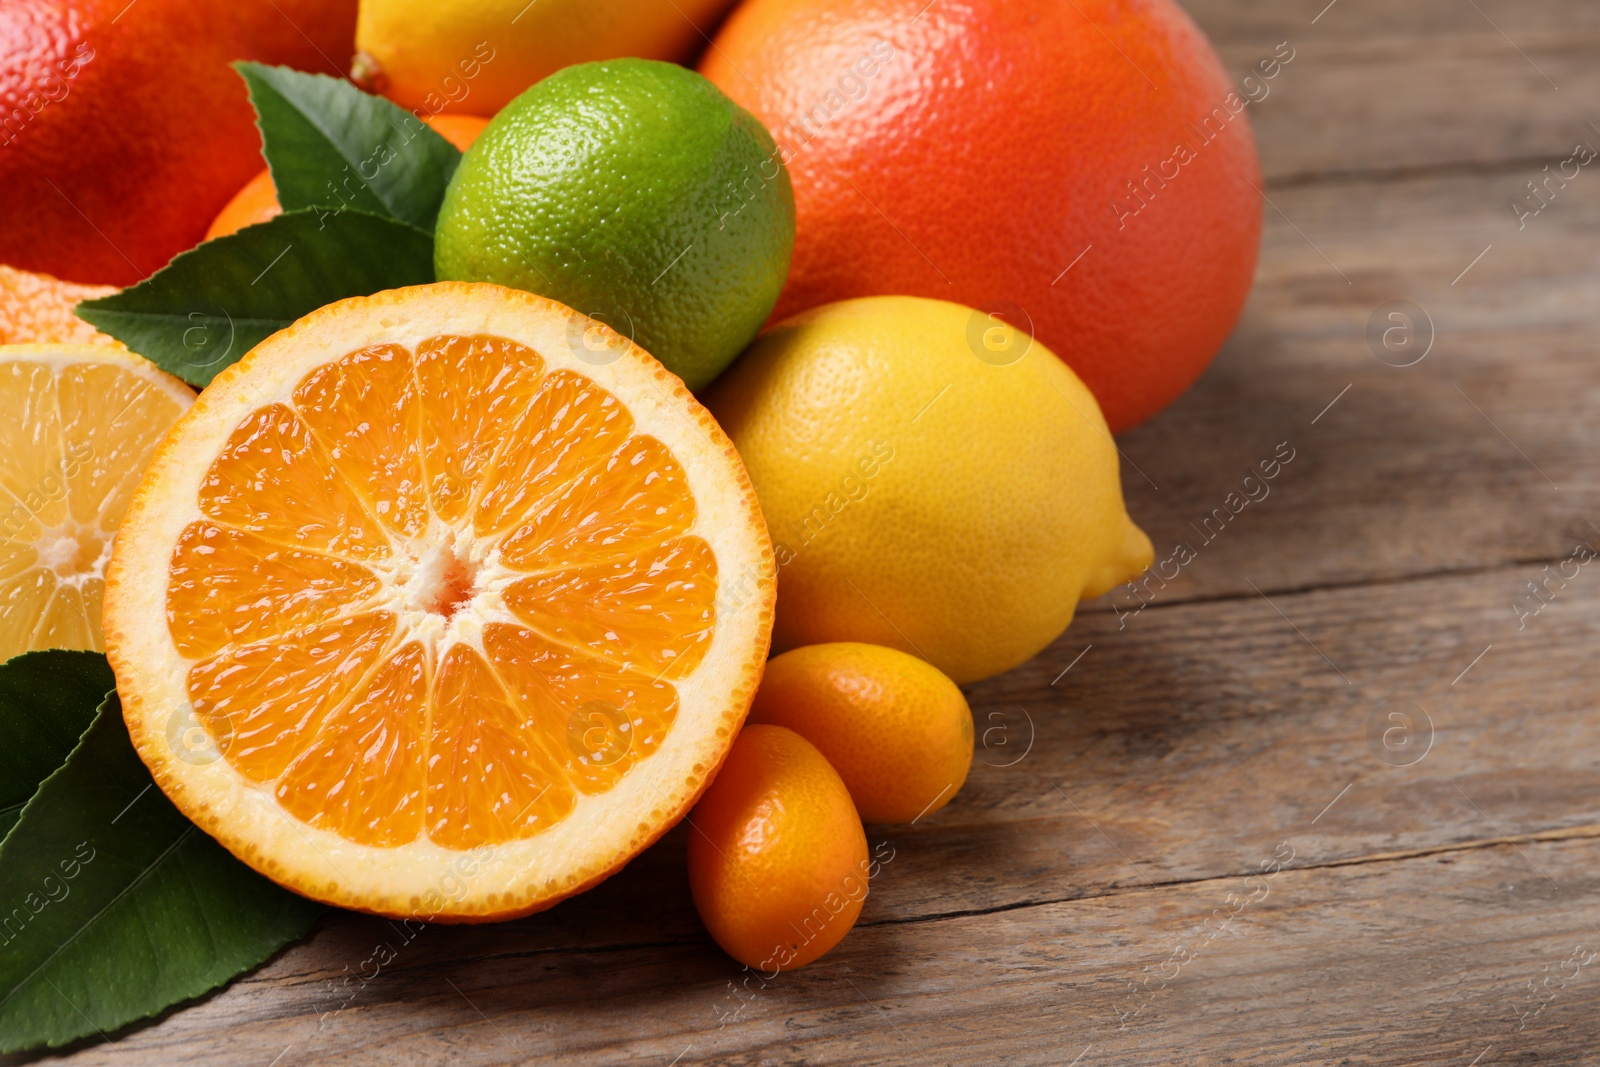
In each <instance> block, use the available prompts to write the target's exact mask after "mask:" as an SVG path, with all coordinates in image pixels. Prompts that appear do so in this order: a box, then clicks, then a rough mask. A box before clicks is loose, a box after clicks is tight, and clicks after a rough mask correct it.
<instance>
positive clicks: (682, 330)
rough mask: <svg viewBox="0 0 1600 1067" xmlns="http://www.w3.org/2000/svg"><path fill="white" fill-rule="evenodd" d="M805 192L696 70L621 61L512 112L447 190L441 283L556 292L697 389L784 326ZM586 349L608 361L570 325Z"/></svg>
mask: <svg viewBox="0 0 1600 1067" xmlns="http://www.w3.org/2000/svg"><path fill="white" fill-rule="evenodd" d="M793 251H794V192H793V190H792V189H791V188H790V185H789V174H788V171H787V170H785V169H784V167H783V166H782V164H781V162H780V158H779V155H778V150H777V147H776V146H775V145H774V144H773V141H772V137H771V135H769V134H768V133H767V131H766V129H765V128H764V127H762V125H761V123H760V122H759V121H757V120H756V118H755V117H754V116H753V115H751V114H750V113H749V112H748V111H745V110H744V109H743V108H741V107H740V106H739V105H737V104H735V103H734V102H733V101H732V100H729V99H728V98H727V97H726V96H724V95H723V94H722V91H721V90H720V89H718V88H717V87H716V86H714V85H712V84H711V83H710V82H709V81H707V80H706V79H704V78H702V77H701V76H700V75H698V74H696V73H695V72H694V71H692V70H687V69H685V68H683V67H680V66H678V65H676V64H674V63H658V62H655V61H653V60H644V59H619V60H610V61H607V62H604V63H582V64H579V65H577V66H573V67H567V68H566V69H564V70H561V71H558V72H556V73H555V74H552V75H551V76H550V77H548V78H546V79H544V80H543V81H541V82H539V83H538V84H537V85H535V86H533V87H532V88H531V89H529V90H527V91H526V92H524V93H523V94H522V95H521V96H519V97H517V98H516V99H515V100H513V101H511V103H509V104H507V105H506V106H505V108H504V109H502V110H501V112H500V113H499V114H498V115H496V116H495V118H494V120H493V121H492V122H490V123H489V125H488V127H487V128H486V129H485V130H484V131H483V133H482V134H481V135H479V137H478V140H477V142H476V143H474V144H473V146H472V148H471V149H470V150H469V151H468V152H467V154H466V155H465V156H464V157H463V158H462V160H461V165H460V166H459V167H457V168H456V172H455V176H454V177H452V178H451V179H450V187H449V189H448V190H447V191H446V192H445V196H444V204H443V206H442V207H441V208H440V210H439V223H438V227H437V230H436V242H435V244H434V253H433V257H434V267H435V269H436V271H437V272H438V275H439V277H440V278H441V279H449V280H461V281H487V282H498V283H499V284H501V285H509V286H512V287H514V288H517V289H526V290H529V291H531V292H535V293H538V294H540V295H541V296H547V297H549V298H550V299H552V300H557V301H560V302H561V303H563V304H566V305H567V306H568V307H571V308H574V309H576V310H577V311H579V312H582V313H583V314H584V315H587V316H589V317H590V318H593V319H597V320H599V321H601V322H604V323H605V324H606V325H608V326H610V327H612V328H613V329H615V330H617V331H618V332H619V333H624V334H627V335H628V336H629V337H631V338H633V340H634V341H635V342H637V343H638V344H639V345H640V346H641V347H643V348H644V349H645V350H646V351H647V352H649V353H650V354H651V355H653V356H655V357H656V358H657V359H659V360H660V361H661V362H662V363H664V364H665V365H666V366H667V368H668V369H670V370H672V371H673V372H674V373H676V374H677V375H678V376H679V377H681V378H682V379H683V380H684V382H685V383H686V384H687V385H688V386H689V388H691V389H700V388H702V387H703V386H705V385H707V384H708V383H710V381H711V380H712V379H713V378H715V377H716V376H717V375H718V374H719V373H721V371H722V369H723V368H724V367H726V366H727V365H728V364H729V363H731V362H732V361H733V359H734V357H735V356H737V355H738V354H739V353H740V352H741V351H742V350H743V349H744V347H745V346H746V345H748V344H749V343H750V341H751V339H752V338H754V337H755V335H756V332H757V331H758V330H760V328H761V324H762V323H763V322H765V321H766V319H767V316H768V315H770V314H771V313H772V308H773V305H774V304H776V303H777V300H778V293H779V291H780V290H781V289H782V288H783V283H784V279H785V278H786V277H787V276H788V273H789V257H790V255H791V254H792V253H793ZM568 337H569V343H571V344H572V345H573V348H574V351H576V352H577V353H578V355H580V356H583V357H585V358H593V359H594V360H596V361H599V360H603V359H607V358H609V353H610V351H611V350H609V349H607V348H606V347H605V346H604V345H603V344H602V343H600V342H599V340H598V338H597V336H596V335H595V334H594V333H592V332H586V331H585V329H584V328H583V322H582V320H579V319H577V318H576V317H575V323H574V329H573V330H571V331H569V334H568Z"/></svg>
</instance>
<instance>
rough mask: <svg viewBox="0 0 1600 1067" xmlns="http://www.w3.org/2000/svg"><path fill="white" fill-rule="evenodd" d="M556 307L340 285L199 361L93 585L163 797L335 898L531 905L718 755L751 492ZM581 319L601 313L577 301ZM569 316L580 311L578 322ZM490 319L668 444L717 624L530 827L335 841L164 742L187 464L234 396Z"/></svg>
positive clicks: (746, 616) (767, 582) (740, 612)
mask: <svg viewBox="0 0 1600 1067" xmlns="http://www.w3.org/2000/svg"><path fill="white" fill-rule="evenodd" d="M573 321H574V313H572V312H571V311H570V310H569V309H567V308H566V307H564V306H562V305H560V304H557V303H554V302H553V301H550V300H546V299H544V298H542V297H538V296H534V295H532V294H529V293H524V292H519V291H516V290H510V289H505V288H503V287H500V286H495V285H488V284H477V283H457V282H446V283H435V284H433V285H427V286H418V287H413V288H409V289H398V290H391V291H388V292H383V293H378V294H375V295H373V296H370V297H356V298H352V299H349V300H344V301H340V302H338V303H335V304H331V305H329V306H328V307H325V308H322V309H321V310H319V311H316V312H313V313H312V314H310V315H308V316H306V317H305V318H303V319H301V320H300V321H298V322H296V323H295V324H293V325H291V326H289V327H288V328H286V329H284V330H282V331H280V332H278V333H277V334H274V335H273V336H272V337H269V338H268V339H267V340H266V341H263V342H262V343H261V344H260V345H258V346H256V348H255V349H253V350H252V351H251V352H250V353H248V354H247V355H246V356H245V357H244V358H243V359H242V360H240V362H239V363H237V364H236V365H234V366H233V367H230V368H228V369H227V370H225V371H223V372H222V373H221V374H220V375H218V376H217V378H216V380H215V381H214V382H213V383H212V385H211V386H210V387H209V388H207V389H206V390H205V392H204V393H203V394H202V395H201V396H200V398H199V400H198V401H196V403H195V405H194V407H193V408H192V409H191V410H190V411H189V413H188V414H187V415H186V416H185V417H184V418H183V419H181V420H180V421H179V422H178V424H177V425H176V426H174V428H173V430H172V432H171V433H170V434H169V435H168V436H167V438H166V440H165V441H164V442H163V443H162V444H161V446H160V447H159V449H158V450H157V452H156V455H155V456H154V458H153V460H152V462H151V465H150V468H149V470H148V471H147V472H146V475H145V478H144V480H143V482H142V483H141V484H140V486H139V489H138V490H137V491H136V493H135V495H134V499H133V503H132V505H131V506H130V508H129V511H128V514H127V517H126V518H125V520H124V524H123V528H122V532H121V534H120V535H119V542H118V546H117V550H116V553H115V555H114V556H113V558H112V562H111V565H110V568H109V574H108V576H107V589H106V612H105V632H106V642H107V646H108V655H109V656H110V659H111V664H112V668H113V670H114V671H115V672H116V676H117V683H118V684H117V689H118V692H119V694H120V695H121V697H122V704H123V714H124V717H125V718H126V720H127V723H128V729H129V732H130V734H131V735H132V738H133V743H134V746H135V747H136V748H137V749H138V751H139V754H140V756H141V757H142V758H143V759H144V761H145V763H146V764H147V765H148V766H149V767H150V770H151V772H152V774H153V775H154V776H155V779H156V781H157V783H158V784H159V785H160V786H161V788H162V790H163V791H164V792H165V793H166V794H167V796H168V797H170V798H171V799H172V801H173V803H175V804H176V805H177V806H178V808H179V809H180V810H182V811H183V813H184V814H185V815H187V816H188V817H189V818H190V819H192V820H194V822H195V823H196V824H198V825H199V826H200V827H201V828H202V829H204V830H205V831H206V832H207V833H210V834H211V835H212V836H213V837H215V838H216V839H217V840H218V841H220V842H221V843H222V844H223V845H224V846H225V847H227V848H228V849H229V850H230V851H231V852H233V853H234V854H235V855H236V856H238V857H239V858H240V859H241V860H243V861H244V862H246V863H248V864H250V865H251V866H252V867H254V868H256V869H257V870H259V871H260V872H261V873H263V874H265V875H267V876H268V877H270V878H272V879H274V880H275V881H277V882H279V883H280V884H283V885H285V886H287V887H289V888H291V889H294V890H295V891H297V892H300V893H302V894H304V895H306V896H309V897H312V898H315V899H318V900H321V901H324V902H326V903H329V904H334V905H337V906H340V907H345V908H352V909H355V910H359V911H367V912H372V913H375V914H382V915H389V916H395V917H421V918H425V919H427V920H428V921H439V922H452V921H454V922H486V921H493V920H499V919H507V918H514V917H516V916H519V915H525V914H529V913H531V912H535V911H540V910H542V909H544V908H548V907H550V906H551V905H553V904H555V903H557V902H559V901H560V900H562V899H564V898H566V897H568V896H571V895H573V894H574V893H578V892H581V891H583V890H584V889H587V888H589V887H590V886H592V885H594V884H596V883H598V882H599V881H601V880H603V879H604V878H606V877H607V876H609V875H610V874H612V873H614V872H615V871H617V870H618V869H620V868H621V867H622V866H623V865H624V864H626V863H627V862H628V860H630V859H631V858H633V856H635V855H637V854H638V853H639V852H640V851H641V850H643V849H644V848H645V847H647V846H648V845H649V844H650V843H651V842H653V841H654V840H655V839H656V838H658V837H659V836H660V835H661V834H662V833H664V832H665V831H666V830H667V829H668V828H670V827H671V826H672V825H674V824H675V823H676V822H677V821H678V819H679V818H681V817H682V816H683V814H684V813H686V812H687V811H688V810H689V808H690V807H691V806H692V805H693V803H694V801H695V800H696V799H697V798H698V797H699V795H700V793H701V792H702V791H703V790H704V789H705V787H706V785H707V784H708V783H709V782H710V780H711V778H712V776H713V775H714V774H715V772H716V770H717V767H718V766H719V765H720V764H721V761H722V760H723V758H724V757H725V756H726V754H727V751H728V748H729V746H730V745H731V744H732V741H733V738H734V737H735V735H736V734H737V733H738V730H739V727H740V724H741V723H742V722H743V720H744V716H745V714H746V712H747V710H748V708H749V705H750V701H751V699H752V698H753V696H754V693H755V688H756V685H757V684H758V683H759V681H760V677H761V672H762V669H763V667H764V662H765V658H766V653H767V647H768V641H769V637H770V632H771V626H772V618H773V604H774V590H775V566H774V562H773V556H772V549H771V544H770V542H769V540H768V538H767V535H766V528H765V524H764V522H763V521H762V518H761V512H760V508H759V505H758V503H757V501H756V497H755V492H754V490H753V489H752V488H751V485H750V481H749V478H748V476H747V475H746V474H745V471H744V467H743V464H742V463H741V461H740V459H739V456H738V453H737V452H736V451H735V450H734V448H733V445H732V443H731V442H730V441H729V440H728V438H727V437H726V435H724V434H723V432H722V430H721V428H720V427H718V425H717V424H716V422H715V420H713V419H712V418H711V416H710V414H709V413H707V412H706V411H705V409H704V408H702V407H701V406H700V405H699V403H698V402H696V401H695V400H694V398H693V397H692V396H691V395H690V394H689V393H688V391H687V390H686V389H684V387H683V385H682V383H681V382H680V381H679V380H678V378H677V377H676V376H674V375H673V374H671V373H670V372H669V371H667V370H666V369H665V368H664V367H662V366H661V365H660V364H659V363H657V362H656V361H655V360H654V359H653V358H651V357H650V356H649V355H648V354H647V353H646V352H644V350H643V349H640V348H638V347H637V346H635V345H633V344H632V343H631V342H628V341H627V340H626V339H624V338H620V337H618V336H616V335H614V334H611V333H610V332H609V331H606V333H605V336H606V337H607V338H608V339H609V340H610V342H611V344H612V345H613V346H614V350H615V351H617V352H618V358H616V360H615V361H614V362H611V363H609V364H606V365H595V364H592V363H589V362H587V361H584V360H581V359H579V358H578V357H577V356H576V355H574V354H573V351H572V349H571V347H570V346H569V345H568V343H567V338H568V337H569V336H572V333H570V332H569V331H571V329H572V326H571V323H572V322H573ZM578 321H579V323H580V325H582V327H583V329H584V330H588V331H590V336H591V337H593V333H592V331H593V330H594V329H597V328H598V329H602V330H603V329H604V327H601V326H598V325H597V324H593V323H588V322H587V320H581V319H579V320H578ZM578 332H579V334H580V335H581V333H582V330H580V331H578ZM485 333H487V334H494V335H498V336H502V337H508V338H510V339H512V340H515V341H519V342H521V343H523V344H527V345H529V346H531V347H532V348H534V349H535V350H536V351H538V352H539V353H540V355H542V356H543V357H544V359H545V360H546V366H547V370H559V369H566V370H569V371H574V372H577V373H580V374H583V375H586V376H588V377H589V378H591V379H593V380H594V381H596V382H597V383H598V384H599V385H601V386H603V387H604V388H606V389H607V390H609V391H611V392H612V393H613V394H615V395H616V396H617V397H618V398H619V399H621V400H622V401H623V402H624V403H625V404H626V405H627V407H628V409H629V411H630V412H631V414H632V415H633V417H634V419H635V423H636V426H637V430H638V432H641V433H648V434H650V435H652V436H654V437H656V438H657V439H659V440H660V441H661V442H662V443H664V444H665V445H667V446H668V448H669V449H670V450H671V451H672V452H673V453H674V455H676V456H677V457H678V458H679V459H680V460H681V461H682V462H683V467H684V469H685V471H686V473H687V476H688V481H689V486H690V489H691V491H692V493H693V494H694V497H695V500H696V504H697V508H698V510H697V517H696V520H695V523H694V525H693V527H691V532H692V533H693V534H695V535H698V536H699V537H701V538H703V539H704V540H705V541H706V542H708V543H709V544H710V545H711V547H712V549H713V550H714V551H715V553H716V557H717V561H718V564H719V588H720V589H721V590H723V592H722V593H721V595H719V597H718V601H717V605H718V611H717V625H716V629H715V633H714V636H713V638H712V641H711V645H710V648H709V650H708V651H707V653H706V655H705V658H704V660H703V661H702V662H701V664H700V666H699V667H698V668H697V669H696V670H695V671H694V672H693V673H692V674H690V675H688V676H687V677H685V678H683V679H681V680H678V681H676V683H675V684H676V686H677V689H678V694H679V701H680V709H681V710H680V712H679V717H678V721H677V724H676V725H675V727H674V729H672V730H671V731H670V732H669V733H668V735H667V737H666V739H665V741H664V742H663V743H662V745H661V747H660V749H659V750H657V751H656V752H655V753H654V754H653V755H652V756H650V758H648V759H646V760H643V761H642V762H640V763H639V764H638V765H637V766H635V767H634V769H633V770H632V771H630V772H629V773H628V774H627V775H626V776H625V777H624V778H623V779H622V780H621V781H620V782H618V784H617V785H616V786H615V787H614V788H613V789H611V790H610V791H609V792H607V793H605V794H603V795H599V796H588V797H583V798H581V799H580V800H579V802H578V804H577V807H576V808H575V809H574V810H573V812H572V814H571V815H570V816H569V817H568V818H566V819H565V820H563V821H561V822H560V823H558V824H556V825H555V826H553V827H552V828H550V829H548V830H546V831H544V832H542V833H539V834H537V835H535V836H533V837H528V838H523V839H517V840H510V841H506V842H503V843H499V844H495V845H486V846H483V847H480V848H478V849H474V850H468V851H458V850H453V849H448V848H444V847H442V846H439V845H437V844H435V843H433V842H432V841H431V840H429V839H427V838H426V837H421V838H418V839H417V840H416V841H414V842H412V843H410V844H407V845H403V846H401V847H398V848H383V847H374V846H368V845H361V844H357V843H354V842H352V841H350V840H348V839H346V838H344V837H342V836H340V835H339V834H336V833H333V832H331V831H328V830H322V829H318V828H315V827H313V826H310V825H308V824H306V823H303V822H301V821H299V820H297V819H295V818H293V817H292V816H290V815H288V814H287V813H285V812H284V811H283V810H282V809H281V808H279V806H278V804H277V802H276V800H275V799H274V798H273V796H272V792H271V789H270V785H258V784H256V783H254V782H251V781H250V780H248V779H247V778H245V777H244V776H243V775H242V774H240V773H239V772H238V771H237V770H235V769H234V768H233V767H232V766H231V765H230V764H229V763H228V761H227V759H225V758H223V759H216V760H214V761H212V762H204V763H203V762H191V761H187V760H184V759H180V758H178V756H177V755H176V754H175V753H174V751H173V750H172V747H171V745H170V744H169V741H168V725H169V722H170V721H171V718H172V717H173V716H174V715H182V714H183V712H184V709H185V708H186V706H187V705H186V702H187V700H188V696H187V690H186V678H187V672H188V668H189V666H190V663H189V661H188V660H186V659H184V658H183V657H182V656H181V655H180V654H179V652H178V650H177V647H176V645H175V643H174V641H173V639H172V637H171V635H170V633H169V631H168V628H167V626H166V624H165V622H166V595H167V564H168V560H169V557H170V555H171V552H172V547H173V545H174V544H175V543H176V542H177V539H178V536H179V534H180V532H181V531H182V530H183V529H184V527H185V526H186V525H187V524H189V523H190V522H192V521H195V520H197V519H199V518H200V517H201V513H200V510H199V507H198V504H197V496H198V492H199V488H200V484H201V480H202V479H203V478H204V477H205V476H206V473H207V470H208V468H209V467H210V465H211V463H212V461H213V459H214V458H215V457H216V455H217V454H218V452H219V451H220V450H221V448H222V446H223V444H224V443H225V442H226V441H227V440H228V437H229V435H230V434H231V433H232V432H233V431H234V428H235V427H236V426H238V425H239V423H240V422H241V421H242V420H243V419H244V418H245V417H246V416H247V415H249V414H250V413H251V412H253V411H255V410H257V409H259V408H261V407H263V406H265V405H267V404H271V403H275V402H284V401H288V400H289V398H290V395H291V393H292V392H293V390H294V389H295V387H296V386H297V385H298V384H299V383H300V381H301V380H302V379H303V378H304V377H305V376H306V375H307V374H308V373H310V372H311V371H312V370H313V369H315V368H316V367H319V366H321V365H323V364H324V363H326V362H328V361H330V360H333V359H337V358H339V357H341V356H343V355H345V354H347V353H349V352H352V351H355V350H357V349H361V348H365V347H368V346H371V345H375V344H383V343H398V344H402V345H405V346H407V347H408V348H414V347H415V346H416V345H417V343H418V342H420V341H422V340H424V339H426V338H429V337H434V336H438V335H441V334H458V335H470V334H485Z"/></svg>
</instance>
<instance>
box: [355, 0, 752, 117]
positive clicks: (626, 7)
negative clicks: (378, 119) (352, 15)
mask: <svg viewBox="0 0 1600 1067" xmlns="http://www.w3.org/2000/svg"><path fill="white" fill-rule="evenodd" d="M732 6H733V3H732V0H537V2H535V3H530V2H529V0H361V7H360V10H359V14H358V15H357V19H356V49H357V54H356V59H355V63H354V65H353V68H352V72H351V76H352V78H353V79H354V80H355V81H356V82H357V84H359V85H361V86H362V87H363V88H365V89H369V90H371V91H373V92H379V93H382V94H383V95H385V96H387V97H388V98H389V99H391V100H393V101H394V102H395V103H397V104H399V105H400V106H401V107H406V108H412V109H425V110H426V111H428V112H430V113H432V114H440V113H453V114H461V115H482V116H485V117H488V116H491V115H493V114H494V113H495V112H497V111H499V110H500V109H501V108H502V107H504V106H505V105H506V104H507V103H509V102H510V101H511V99H512V98H513V97H515V96H516V95H517V94H518V93H520V92H522V90H524V89H526V88H527V87H528V86H530V85H532V84H533V83H534V82H536V81H539V80H540V79H541V78H544V77H545V76H546V75H549V74H554V73H555V72H556V71H558V70H560V69H561V68H562V67H566V66H571V65H572V64H574V63H586V62H588V61H590V60H596V59H615V58H618V57H621V56H639V57H641V58H644V59H671V60H683V59H687V58H689V56H690V54H691V53H692V52H693V51H694V50H695V48H696V47H697V46H699V45H700V44H702V43H704V41H706V40H708V38H706V37H704V36H702V34H701V31H702V30H703V31H705V32H706V33H710V32H712V31H713V30H714V29H715V28H716V25H717V23H718V21H719V20H720V19H721V17H722V15H723V13H724V12H726V11H727V9H728V8H730V7H732Z"/></svg>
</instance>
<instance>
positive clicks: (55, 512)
mask: <svg viewBox="0 0 1600 1067" xmlns="http://www.w3.org/2000/svg"><path fill="white" fill-rule="evenodd" d="M193 400H194V394H193V393H192V392H190V391H189V389H188V388H187V387H186V386H185V385H184V384H183V383H182V382H180V381H178V380H177V379H176V378H173V377H170V376H168V375H166V374H163V373H162V372H161V371H159V370H157V369H156V368H155V366H154V365H153V364H151V363H149V362H147V361H146V360H144V359H141V358H139V357H138V356H134V355H130V354H128V353H127V352H124V351H122V350H120V349H115V348H109V347H103V346H95V345H65V344H61V345H32V344H30V345H0V411H3V412H4V413H5V417H4V418H3V419H0V661H4V660H7V659H10V658H11V657H12V656H15V655H17V654H19V653H22V652H27V651H28V650H30V649H36V648H87V649H103V648H104V647H105V641H104V638H103V636H102V634H101V628H100V606H101V599H102V597H103V595H104V592H105V581H104V577H103V575H104V570H105V563H106V560H107V559H108V558H109V556H110V554H111V544H112V539H113V535H114V534H115V533H116V531H117V525H118V523H120V522H121V521H122V515H123V512H124V511H126V510H127V507H128V499H129V497H131V496H132V495H133V489H134V486H135V485H137V484H138V481H139V475H140V474H141V473H142V472H143V471H144V466H145V463H146V462H147V461H148V460H149V458H150V454H151V453H152V452H153V451H154V450H155V447H156V444H157V443H158V442H159V441H160V440H161V438H162V436H163V435H165V434H166V432H167V430H168V429H169V428H170V427H171V426H172V424H173V423H174V422H176V421H177V419H178V416H179V415H182V414H183V412H184V410H185V409H186V408H188V406H189V405H190V403H192V402H193Z"/></svg>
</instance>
